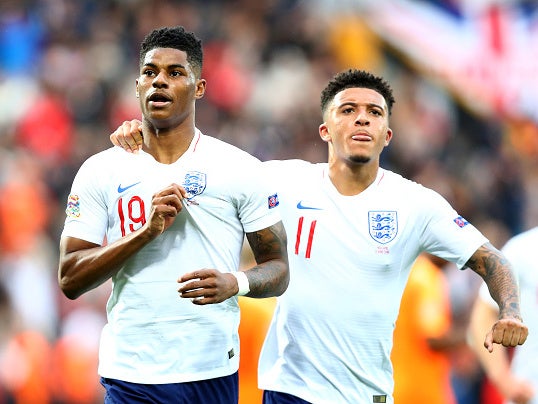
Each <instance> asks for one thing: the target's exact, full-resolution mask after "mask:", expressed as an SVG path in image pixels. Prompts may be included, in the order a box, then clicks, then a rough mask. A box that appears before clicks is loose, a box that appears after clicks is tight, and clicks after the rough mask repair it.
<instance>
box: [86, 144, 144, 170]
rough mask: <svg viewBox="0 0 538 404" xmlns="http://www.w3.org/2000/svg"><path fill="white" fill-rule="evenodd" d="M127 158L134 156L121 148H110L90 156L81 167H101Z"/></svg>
mask: <svg viewBox="0 0 538 404" xmlns="http://www.w3.org/2000/svg"><path fill="white" fill-rule="evenodd" d="M129 156H131V158H132V156H134V154H133V153H128V152H126V151H125V150H123V149H122V148H121V147H117V146H112V147H109V148H108V149H105V150H102V151H100V152H97V153H95V154H92V155H91V156H89V157H88V158H86V160H85V161H84V163H83V165H84V166H90V167H102V166H103V165H106V164H109V163H110V164H112V163H114V162H116V163H117V162H118V160H120V161H121V159H125V158H129Z"/></svg>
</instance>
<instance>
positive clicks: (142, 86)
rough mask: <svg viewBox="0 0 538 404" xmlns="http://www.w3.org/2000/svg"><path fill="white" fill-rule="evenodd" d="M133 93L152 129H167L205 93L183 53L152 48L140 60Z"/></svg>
mask: <svg viewBox="0 0 538 404" xmlns="http://www.w3.org/2000/svg"><path fill="white" fill-rule="evenodd" d="M136 91H137V95H138V97H139V98H140V107H141V109H142V115H143V116H144V118H145V119H147V120H148V121H150V122H151V123H152V124H153V125H154V126H155V127H156V128H169V127H174V126H177V125H178V124H179V123H181V122H183V121H184V120H185V118H186V117H188V116H189V115H193V114H194V104H195V100H196V99H197V98H201V97H202V96H203V94H204V91H205V80H202V79H197V78H196V75H195V73H194V71H193V69H192V66H191V65H190V63H189V62H188V61H187V53H186V52H183V51H180V50H178V49H173V48H156V49H153V50H151V51H149V52H148V53H147V54H146V56H145V58H144V64H143V65H142V68H141V69H140V76H139V77H138V79H137V80H136Z"/></svg>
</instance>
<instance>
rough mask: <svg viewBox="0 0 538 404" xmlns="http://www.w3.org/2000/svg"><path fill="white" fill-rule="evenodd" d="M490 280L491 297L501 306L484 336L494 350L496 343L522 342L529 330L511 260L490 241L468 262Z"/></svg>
mask: <svg viewBox="0 0 538 404" xmlns="http://www.w3.org/2000/svg"><path fill="white" fill-rule="evenodd" d="M465 266H466V267H469V268H471V269H472V270H473V271H475V272H476V273H477V274H478V275H480V276H481V277H482V278H483V279H484V282H486V284H487V286H488V289H489V293H490V294H491V297H492V298H493V299H494V300H495V302H497V304H498V306H499V318H498V320H497V321H496V322H495V323H494V324H493V326H492V328H491V330H490V331H489V332H488V333H487V335H486V339H485V340H484V347H485V348H486V349H487V350H488V351H490V352H492V351H493V344H494V343H495V344H502V345H504V346H516V345H521V344H523V343H524V342H525V340H526V339H527V336H528V334H529V330H528V328H527V326H526V325H525V324H523V320H522V318H521V312H520V307H519V288H518V286H517V281H516V278H515V276H514V273H513V271H512V268H511V266H510V263H509V262H508V260H507V259H506V258H505V257H504V255H503V254H502V253H501V252H500V251H499V250H497V249H496V248H495V247H493V246H492V245H491V244H490V243H486V244H484V245H483V246H481V247H480V248H479V249H478V250H476V251H475V253H474V254H473V255H472V256H471V258H470V259H469V260H468V261H467V263H466V264H465Z"/></svg>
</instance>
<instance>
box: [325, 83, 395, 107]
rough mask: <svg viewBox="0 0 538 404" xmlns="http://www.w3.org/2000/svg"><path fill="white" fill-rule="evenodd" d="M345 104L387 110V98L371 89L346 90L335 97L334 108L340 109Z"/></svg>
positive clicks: (355, 88) (354, 88)
mask: <svg viewBox="0 0 538 404" xmlns="http://www.w3.org/2000/svg"><path fill="white" fill-rule="evenodd" d="M345 104H356V105H372V104H373V105H378V106H380V107H381V108H383V109H384V110H386V109H387V103H386V101H385V98H383V96H382V95H381V94H379V93H378V92H377V91H375V90H372V89H370V88H357V87H353V88H346V89H345V90H342V91H340V92H339V93H338V94H336V95H335V97H334V100H333V105H334V107H336V108H338V107H339V106H341V105H345Z"/></svg>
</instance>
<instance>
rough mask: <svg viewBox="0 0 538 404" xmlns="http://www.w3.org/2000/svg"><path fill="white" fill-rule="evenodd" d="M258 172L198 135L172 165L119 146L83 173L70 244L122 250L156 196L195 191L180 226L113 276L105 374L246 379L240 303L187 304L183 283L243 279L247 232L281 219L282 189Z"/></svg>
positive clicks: (242, 155) (241, 156) (234, 151)
mask: <svg viewBox="0 0 538 404" xmlns="http://www.w3.org/2000/svg"><path fill="white" fill-rule="evenodd" d="M259 170H260V162H259V160H258V159H256V158H254V157H253V156H251V155H249V154H247V153H246V152H244V151H242V150H240V149H238V148H236V147H234V146H232V145H229V144H227V143H224V142H222V141H220V140H217V139H215V138H212V137H209V136H205V135H203V134H202V133H200V132H199V131H196V134H195V136H194V138H193V141H192V143H191V145H190V147H189V149H188V150H187V151H186V152H185V153H184V154H183V155H182V156H181V157H180V158H179V159H178V160H177V161H176V162H174V163H173V164H161V163H159V162H157V161H156V160H155V159H154V158H153V157H152V156H151V155H149V154H147V153H145V152H139V153H138V154H131V153H127V152H125V151H124V150H123V149H121V148H118V147H114V148H110V149H108V150H105V151H103V152H101V153H98V154H96V155H94V156H92V157H90V158H89V159H88V160H87V161H86V162H85V163H84V164H83V165H82V167H81V168H80V170H79V172H78V173H77V175H76V178H75V180H74V182H73V186H72V190H71V194H70V196H69V199H68V206H67V210H66V212H67V219H66V221H65V227H64V230H63V236H64V237H65V236H70V237H76V238H80V239H83V240H87V241H90V242H93V243H96V244H101V243H102V242H103V239H105V237H106V239H107V240H108V242H114V241H116V240H118V239H119V238H120V237H122V236H124V235H126V234H129V233H131V232H133V231H136V230H137V229H139V228H140V227H141V226H142V225H143V224H144V223H145V222H146V220H147V219H148V217H149V213H150V210H151V199H152V196H153V194H154V193H156V192H157V191H159V190H161V189H162V188H164V187H166V186H168V185H170V184H171V183H173V182H175V183H177V184H180V185H183V186H184V187H185V188H186V190H187V191H188V192H189V198H188V200H184V204H183V210H182V211H181V212H180V214H179V215H178V216H177V217H176V219H175V221H174V223H173V225H172V226H171V227H170V228H168V229H167V230H166V231H164V232H163V234H161V235H160V236H158V237H157V238H156V239H155V240H153V241H151V242H150V243H149V244H147V245H146V246H145V247H144V248H143V249H142V250H140V251H139V252H138V253H136V254H135V255H133V256H132V257H131V258H130V259H128V260H127V261H126V262H125V264H124V266H123V267H122V268H121V270H120V271H119V272H118V273H117V274H116V275H115V276H114V277H113V278H112V285H113V289H112V293H111V295H110V298H109V300H108V303H107V317H108V323H107V324H106V326H105V327H104V329H103V332H102V336H101V345H100V354H99V374H100V375H101V376H103V377H108V378H115V379H121V380H126V381H129V382H135V383H148V384H158V383H175V382H185V381H193V380H201V379H208V378H214V377H220V376H226V375H230V374H232V373H234V372H235V371H237V369H238V365H239V362H238V358H239V341H238V325H239V307H238V302H237V298H236V297H233V298H230V299H228V300H226V301H225V302H222V303H219V304H211V305H205V306H197V305H194V304H192V303H191V301H190V300H189V299H182V298H180V297H179V294H178V292H177V290H178V288H179V284H178V283H177V279H178V278H179V277H180V276H181V275H182V274H184V273H187V272H192V271H195V270H198V269H203V268H216V269H218V270H219V271H221V272H233V271H237V270H238V268H239V261H240V254H241V247H242V244H243V240H244V234H245V232H253V231H257V230H260V229H263V228H266V227H269V226H271V225H273V224H275V223H276V222H278V221H279V220H280V212H279V211H278V206H277V205H278V199H277V195H276V191H275V190H274V189H272V187H270V186H268V185H267V183H265V182H264V181H262V179H261V175H260V172H259Z"/></svg>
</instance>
